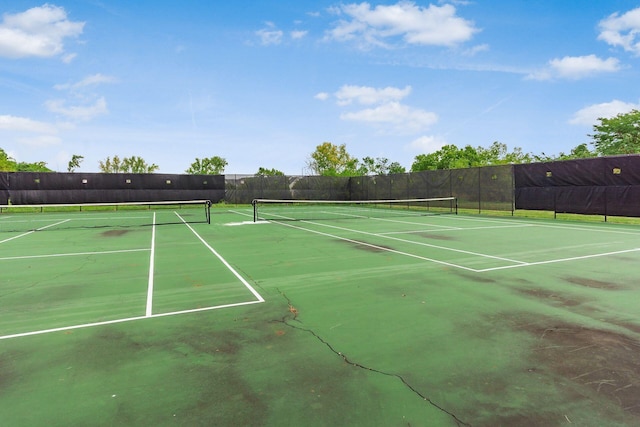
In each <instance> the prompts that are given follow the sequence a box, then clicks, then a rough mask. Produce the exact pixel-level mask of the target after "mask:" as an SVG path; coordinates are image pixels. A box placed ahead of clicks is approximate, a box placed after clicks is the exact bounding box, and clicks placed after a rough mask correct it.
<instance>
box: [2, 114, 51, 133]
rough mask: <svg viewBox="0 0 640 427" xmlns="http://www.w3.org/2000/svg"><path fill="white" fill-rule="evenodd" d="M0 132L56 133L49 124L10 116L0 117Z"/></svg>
mask: <svg viewBox="0 0 640 427" xmlns="http://www.w3.org/2000/svg"><path fill="white" fill-rule="evenodd" d="M0 130H8V131H18V132H35V133H56V132H57V129H56V127H55V126H53V125H51V124H49V123H45V122H40V121H37V120H32V119H29V118H26V117H16V116H10V115H0Z"/></svg>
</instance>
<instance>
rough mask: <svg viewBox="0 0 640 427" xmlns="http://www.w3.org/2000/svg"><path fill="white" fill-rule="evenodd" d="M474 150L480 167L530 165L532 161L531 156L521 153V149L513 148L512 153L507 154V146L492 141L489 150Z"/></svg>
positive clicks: (481, 148) (480, 148)
mask: <svg viewBox="0 0 640 427" xmlns="http://www.w3.org/2000/svg"><path fill="white" fill-rule="evenodd" d="M476 150H477V152H478V155H479V165H480V166H490V165H506V164H516V163H531V162H532V161H533V157H532V156H531V154H528V153H523V152H522V148H520V147H515V148H514V149H513V151H511V152H509V149H508V148H507V144H504V143H502V142H498V141H494V142H493V144H491V146H489V148H483V147H478V148H477V149H476Z"/></svg>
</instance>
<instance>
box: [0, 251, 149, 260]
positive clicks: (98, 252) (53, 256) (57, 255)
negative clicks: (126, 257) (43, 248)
mask: <svg viewBox="0 0 640 427" xmlns="http://www.w3.org/2000/svg"><path fill="white" fill-rule="evenodd" d="M148 250H149V249H146V248H145V249H119V250H117V251H96V252H72V253H66V254H46V255H20V256H8V257H2V258H0V261H10V260H15V259H31V258H56V257H65V256H86V255H107V254H121V253H127V252H146V251H148Z"/></svg>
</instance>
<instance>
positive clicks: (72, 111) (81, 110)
mask: <svg viewBox="0 0 640 427" xmlns="http://www.w3.org/2000/svg"><path fill="white" fill-rule="evenodd" d="M45 106H46V107H47V109H48V110H49V111H51V112H53V113H57V114H61V115H63V116H65V117H68V118H70V119H73V120H81V121H87V120H91V119H93V118H94V117H97V116H100V115H103V114H107V113H108V112H109V110H108V109H107V101H106V100H105V99H104V97H101V98H98V99H97V100H96V102H95V103H94V104H93V105H72V106H67V105H66V101H64V100H50V101H47V102H46V103H45Z"/></svg>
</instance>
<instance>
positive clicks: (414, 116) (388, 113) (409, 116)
mask: <svg viewBox="0 0 640 427" xmlns="http://www.w3.org/2000/svg"><path fill="white" fill-rule="evenodd" d="M340 118H341V119H342V120H350V121H359V122H365V123H372V124H390V125H392V126H393V127H394V128H395V130H396V131H399V132H402V133H407V134H411V133H416V132H420V131H422V130H424V129H427V128H428V127H430V126H431V125H433V124H434V123H436V122H437V121H438V116H437V115H436V114H435V113H432V112H429V111H425V110H421V109H416V108H411V107H409V106H407V105H403V104H401V103H399V102H387V103H385V104H382V105H379V106H377V107H375V108H367V109H364V110H360V111H356V112H349V113H343V114H342V115H341V116H340Z"/></svg>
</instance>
